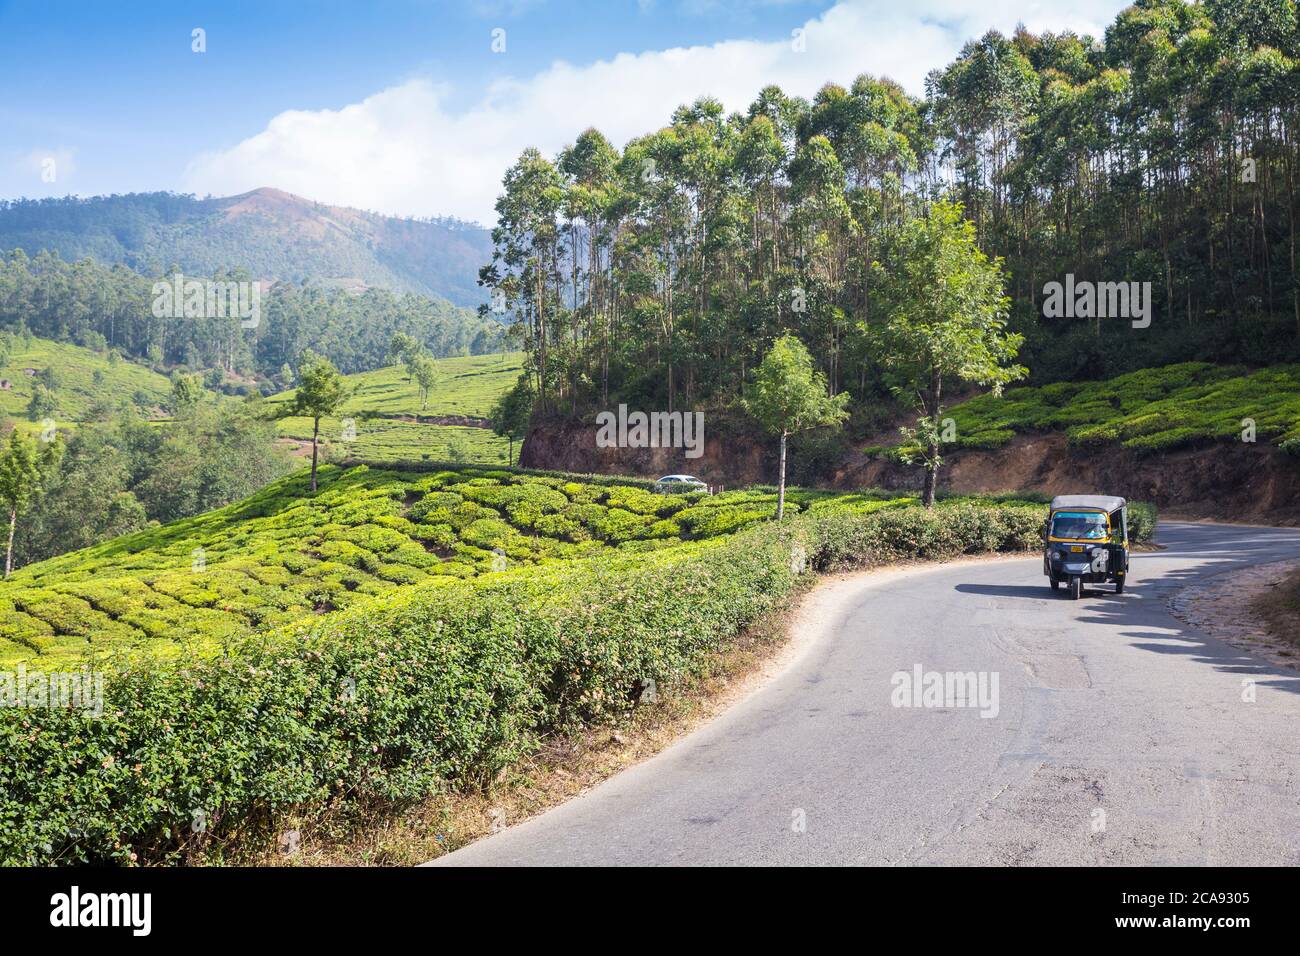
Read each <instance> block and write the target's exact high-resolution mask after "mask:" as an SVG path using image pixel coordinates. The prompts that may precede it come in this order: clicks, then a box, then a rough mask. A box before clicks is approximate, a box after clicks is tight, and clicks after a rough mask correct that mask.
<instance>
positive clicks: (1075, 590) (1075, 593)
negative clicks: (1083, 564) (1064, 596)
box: [1070, 574, 1083, 601]
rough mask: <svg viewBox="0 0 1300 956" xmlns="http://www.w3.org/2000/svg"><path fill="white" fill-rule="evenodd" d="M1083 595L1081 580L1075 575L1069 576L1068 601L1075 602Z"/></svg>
mask: <svg viewBox="0 0 1300 956" xmlns="http://www.w3.org/2000/svg"><path fill="white" fill-rule="evenodd" d="M1081 594H1083V578H1081V577H1079V575H1077V574H1072V575H1070V600H1071V601H1077V600H1079V596H1080V595H1081Z"/></svg>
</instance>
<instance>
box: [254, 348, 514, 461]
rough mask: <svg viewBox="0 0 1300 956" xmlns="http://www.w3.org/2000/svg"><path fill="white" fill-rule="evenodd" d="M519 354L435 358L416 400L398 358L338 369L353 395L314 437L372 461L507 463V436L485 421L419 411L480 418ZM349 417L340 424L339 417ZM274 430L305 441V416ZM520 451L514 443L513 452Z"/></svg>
mask: <svg viewBox="0 0 1300 956" xmlns="http://www.w3.org/2000/svg"><path fill="white" fill-rule="evenodd" d="M522 360H523V354H522V353H520V352H510V353H506V354H504V355H499V354H498V355H471V356H464V357H461V358H450V359H439V360H437V362H436V363H435V364H436V366H437V368H438V374H439V379H438V382H437V384H435V385H434V387H433V389H432V390H431V391H430V392H429V397H428V402H427V403H425V402H423V401H422V400H421V397H420V389H419V386H417V385H416V384H415V383H413V382H408V381H407V374H406V369H405V368H404V367H402V366H400V365H393V366H389V367H387V368H381V369H376V370H374V371H371V372H359V373H357V374H355V375H347V376H344V378H345V380H346V381H347V383H348V385H349V387H350V388H351V389H352V394H351V396H350V397H349V399H348V401H347V402H346V403H345V404H344V406H343V408H342V409H341V410H340V411H339V414H338V415H336V416H332V417H330V418H325V419H322V421H321V438H322V439H323V441H324V442H325V443H326V444H328V446H329V447H330V448H331V454H332V455H333V456H334V457H344V456H345V457H348V458H356V459H364V460H366V461H372V462H385V463H387V462H401V461H464V462H475V463H478V464H500V465H504V464H507V461H506V456H507V455H508V454H509V448H510V446H509V442H508V441H507V440H506V439H504V438H499V437H497V436H496V435H494V434H493V433H492V432H491V431H490V430H488V429H486V428H477V427H466V426H463V425H449V424H436V423H432V422H428V421H419V420H418V419H421V418H433V417H447V416H466V417H471V418H485V417H486V416H487V414H488V412H489V411H490V410H491V408H492V405H493V404H494V403H495V402H496V400H497V399H498V398H499V397H500V396H501V395H502V394H503V393H504V392H506V391H508V390H509V389H510V387H511V386H512V385H514V383H515V381H516V380H517V379H518V378H519V373H520V372H521V371H522V368H523V365H522ZM294 394H295V393H294V392H293V391H292V390H291V391H287V392H282V393H280V394H279V395H274V396H272V397H271V398H269V399H267V404H268V406H270V407H272V408H274V407H275V406H276V405H278V404H280V403H285V402H290V401H292V400H293V396H294ZM345 420H347V421H349V422H350V429H345V427H344V421H345ZM279 434H280V435H281V436H282V437H284V438H292V439H294V440H296V441H300V442H310V440H311V434H312V423H311V420H310V419H308V418H285V419H283V420H282V421H281V422H280V425H279ZM518 451H519V447H518V443H517V442H516V443H515V452H516V453H517V452H518Z"/></svg>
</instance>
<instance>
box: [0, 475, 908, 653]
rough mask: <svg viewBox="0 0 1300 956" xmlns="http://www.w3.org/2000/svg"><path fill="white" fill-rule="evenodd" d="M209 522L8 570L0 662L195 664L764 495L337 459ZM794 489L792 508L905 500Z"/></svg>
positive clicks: (668, 531) (633, 545)
mask: <svg viewBox="0 0 1300 956" xmlns="http://www.w3.org/2000/svg"><path fill="white" fill-rule="evenodd" d="M320 479H321V481H320V490H319V492H318V493H317V494H316V495H315V496H312V495H311V494H309V493H308V491H307V478H306V476H305V475H303V474H296V475H294V476H290V477H288V478H285V479H282V480H280V481H279V482H276V483H274V484H272V485H269V486H268V487H266V488H265V489H263V490H262V491H261V492H259V493H258V494H256V495H254V496H253V497H251V498H248V499H246V500H244V501H241V502H238V503H236V504H234V505H231V506H229V507H226V508H223V509H220V510H218V511H213V512H209V513H207V514H204V515H200V516H197V517H195V518H190V519H187V520H184V521H179V522H175V523H173V524H169V525H166V526H164V527H161V528H155V529H150V530H147V531H143V532H139V533H136V534H133V535H128V536H125V537H121V538H117V539H114V540H112V541H108V542H105V543H104V544H101V545H97V546H95V547H92V548H88V549H85V550H82V551H78V552H73V553H70V554H66V555H61V556H59V557H57V558H53V559H51V560H48V561H44V562H41V563H38V564H34V565H30V566H28V567H25V568H22V569H20V570H19V571H17V572H15V574H14V575H13V576H12V577H11V578H10V579H9V580H8V581H5V582H3V583H0V666H2V665H12V664H14V663H17V662H19V661H24V662H27V663H28V664H30V665H35V666H41V667H45V668H54V667H64V666H69V665H71V664H73V663H77V662H80V661H83V660H85V659H87V658H89V659H99V658H103V657H104V656H106V655H112V656H123V655H125V656H127V657H139V656H144V657H147V658H161V659H171V658H178V657H190V656H195V655H197V656H206V655H210V654H212V653H215V652H216V651H218V650H219V649H220V648H221V647H222V646H223V645H224V644H225V643H227V642H228V641H230V640H232V639H234V638H239V637H242V636H246V635H250V634H254V633H264V632H268V631H271V630H273V629H275V628H278V627H281V626H283V625H287V624H291V623H293V622H295V621H298V620H300V619H303V618H310V617H314V616H319V615H326V614H329V613H331V612H333V611H336V610H339V609H342V608H347V607H352V606H354V605H357V604H359V603H362V602H365V601H367V600H369V599H371V598H374V597H376V596H379V595H385V594H390V593H392V592H394V591H396V590H398V589H401V588H403V587H405V586H409V585H419V584H428V585H431V586H438V585H440V584H445V583H447V582H450V581H454V580H456V579H460V578H470V577H474V576H477V575H482V574H488V573H492V572H493V571H494V570H498V571H499V570H501V569H503V568H510V567H517V566H519V565H537V564H549V563H555V562H563V561H571V560H574V559H580V558H590V557H593V556H597V555H601V554H605V553H609V552H612V551H617V552H624V553H627V552H641V551H649V550H656V549H660V548H665V547H671V546H674V545H680V544H681V543H683V542H685V541H699V540H706V539H710V538H716V537H718V536H720V535H726V534H730V533H732V532H735V531H737V530H739V529H741V528H744V527H746V526H748V525H751V524H754V523H756V522H761V521H765V520H767V519H769V518H771V517H772V516H773V515H774V513H775V508H776V496H775V495H774V494H773V493H772V492H771V491H767V490H758V491H736V492H728V493H725V494H720V495H714V496H707V495H702V494H700V493H696V494H693V495H684V496H679V495H658V494H654V493H652V492H651V491H649V490H648V488H649V485H648V484H647V483H644V482H641V483H637V482H630V481H628V480H625V479H618V480H610V479H573V478H569V477H565V476H553V475H540V474H539V475H526V474H520V473H515V472H509V471H491V470H486V469H479V468H465V469H461V470H443V471H437V472H432V473H418V472H397V471H388V470H382V469H379V468H370V467H367V466H364V465H363V466H358V467H353V468H350V469H347V470H342V469H340V468H338V467H335V466H327V467H325V468H323V469H322V471H321V476H320ZM914 501H915V499H911V498H892V497H889V496H887V495H883V494H835V493H831V492H816V491H799V490H794V491H792V492H791V493H790V495H789V505H790V509H791V511H792V512H793V513H798V512H800V511H801V510H806V511H813V512H820V511H823V510H826V509H835V510H840V511H845V510H848V511H853V512H857V513H867V512H871V511H875V510H879V509H881V508H889V507H898V506H903V505H908V504H912V503H914Z"/></svg>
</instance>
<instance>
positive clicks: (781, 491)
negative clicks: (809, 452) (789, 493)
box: [776, 432, 789, 521]
mask: <svg viewBox="0 0 1300 956" xmlns="http://www.w3.org/2000/svg"><path fill="white" fill-rule="evenodd" d="M788 434H789V432H781V475H780V478H779V483H778V484H777V492H776V520H777V521H781V520H782V519H783V518H785V439H786V435H788Z"/></svg>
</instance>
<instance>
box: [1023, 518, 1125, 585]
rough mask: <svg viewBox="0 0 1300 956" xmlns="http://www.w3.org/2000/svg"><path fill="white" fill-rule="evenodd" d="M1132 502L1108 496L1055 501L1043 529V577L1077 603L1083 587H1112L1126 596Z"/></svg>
mask: <svg viewBox="0 0 1300 956" xmlns="http://www.w3.org/2000/svg"><path fill="white" fill-rule="evenodd" d="M1128 562H1129V550H1128V502H1127V501H1125V500H1124V499H1123V498H1115V497H1112V496H1110V495H1057V496H1056V497H1055V498H1053V499H1052V504H1051V506H1050V507H1049V509H1048V512H1047V524H1046V525H1045V526H1044V528H1043V573H1044V574H1046V575H1047V578H1048V580H1049V581H1051V582H1052V590H1053V591H1055V590H1056V589H1057V588H1059V587H1060V586H1061V585H1062V584H1064V585H1066V586H1067V587H1068V588H1069V589H1070V597H1071V598H1073V599H1075V600H1078V598H1079V596H1080V595H1081V594H1082V593H1083V586H1084V585H1085V584H1105V583H1107V582H1113V583H1114V585H1115V593H1116V594H1123V593H1124V582H1125V579H1126V578H1127V577H1128Z"/></svg>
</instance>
